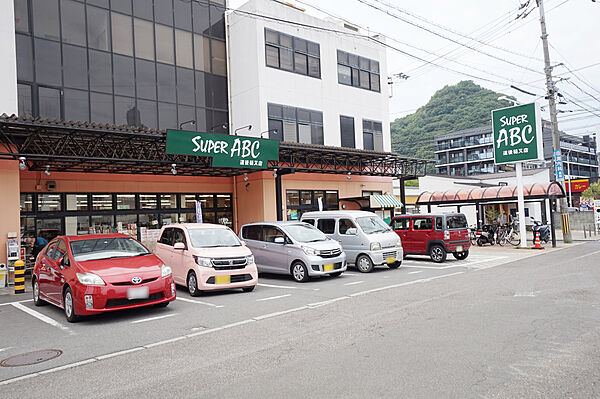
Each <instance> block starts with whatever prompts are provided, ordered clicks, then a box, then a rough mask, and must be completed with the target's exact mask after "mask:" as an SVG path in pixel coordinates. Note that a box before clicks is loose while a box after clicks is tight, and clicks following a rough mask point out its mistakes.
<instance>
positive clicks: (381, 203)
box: [370, 194, 402, 208]
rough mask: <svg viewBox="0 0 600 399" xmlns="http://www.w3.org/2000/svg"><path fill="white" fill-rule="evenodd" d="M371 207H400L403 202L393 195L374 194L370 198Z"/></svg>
mask: <svg viewBox="0 0 600 399" xmlns="http://www.w3.org/2000/svg"><path fill="white" fill-rule="evenodd" d="M370 202H371V208H400V207H401V206H402V202H400V200H399V199H398V198H396V197H395V196H393V195H389V194H386V195H379V194H373V195H371V198H370Z"/></svg>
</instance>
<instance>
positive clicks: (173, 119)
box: [158, 103, 178, 129]
mask: <svg viewBox="0 0 600 399" xmlns="http://www.w3.org/2000/svg"><path fill="white" fill-rule="evenodd" d="M177 127H178V126H177V108H176V107H175V105H174V104H166V103H158V128H159V129H176V128H177Z"/></svg>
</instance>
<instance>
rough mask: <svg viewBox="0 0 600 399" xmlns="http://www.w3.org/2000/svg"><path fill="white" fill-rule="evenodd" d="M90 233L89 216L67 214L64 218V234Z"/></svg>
mask: <svg viewBox="0 0 600 399" xmlns="http://www.w3.org/2000/svg"><path fill="white" fill-rule="evenodd" d="M89 233H90V218H89V216H67V217H66V218H65V234H66V235H70V236H80V235H84V234H89Z"/></svg>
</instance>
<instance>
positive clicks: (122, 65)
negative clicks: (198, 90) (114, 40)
mask: <svg viewBox="0 0 600 399" xmlns="http://www.w3.org/2000/svg"><path fill="white" fill-rule="evenodd" d="M113 65H114V70H115V73H114V85H115V94H118V95H122V96H130V97H133V96H134V95H135V78H134V76H135V74H134V70H133V58H130V57H126V56H123V55H117V54H115V55H113Z"/></svg>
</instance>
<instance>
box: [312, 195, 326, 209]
mask: <svg viewBox="0 0 600 399" xmlns="http://www.w3.org/2000/svg"><path fill="white" fill-rule="evenodd" d="M314 194H315V205H316V206H319V198H323V199H322V200H321V201H322V202H323V207H324V206H325V191H315V192H314Z"/></svg>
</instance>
